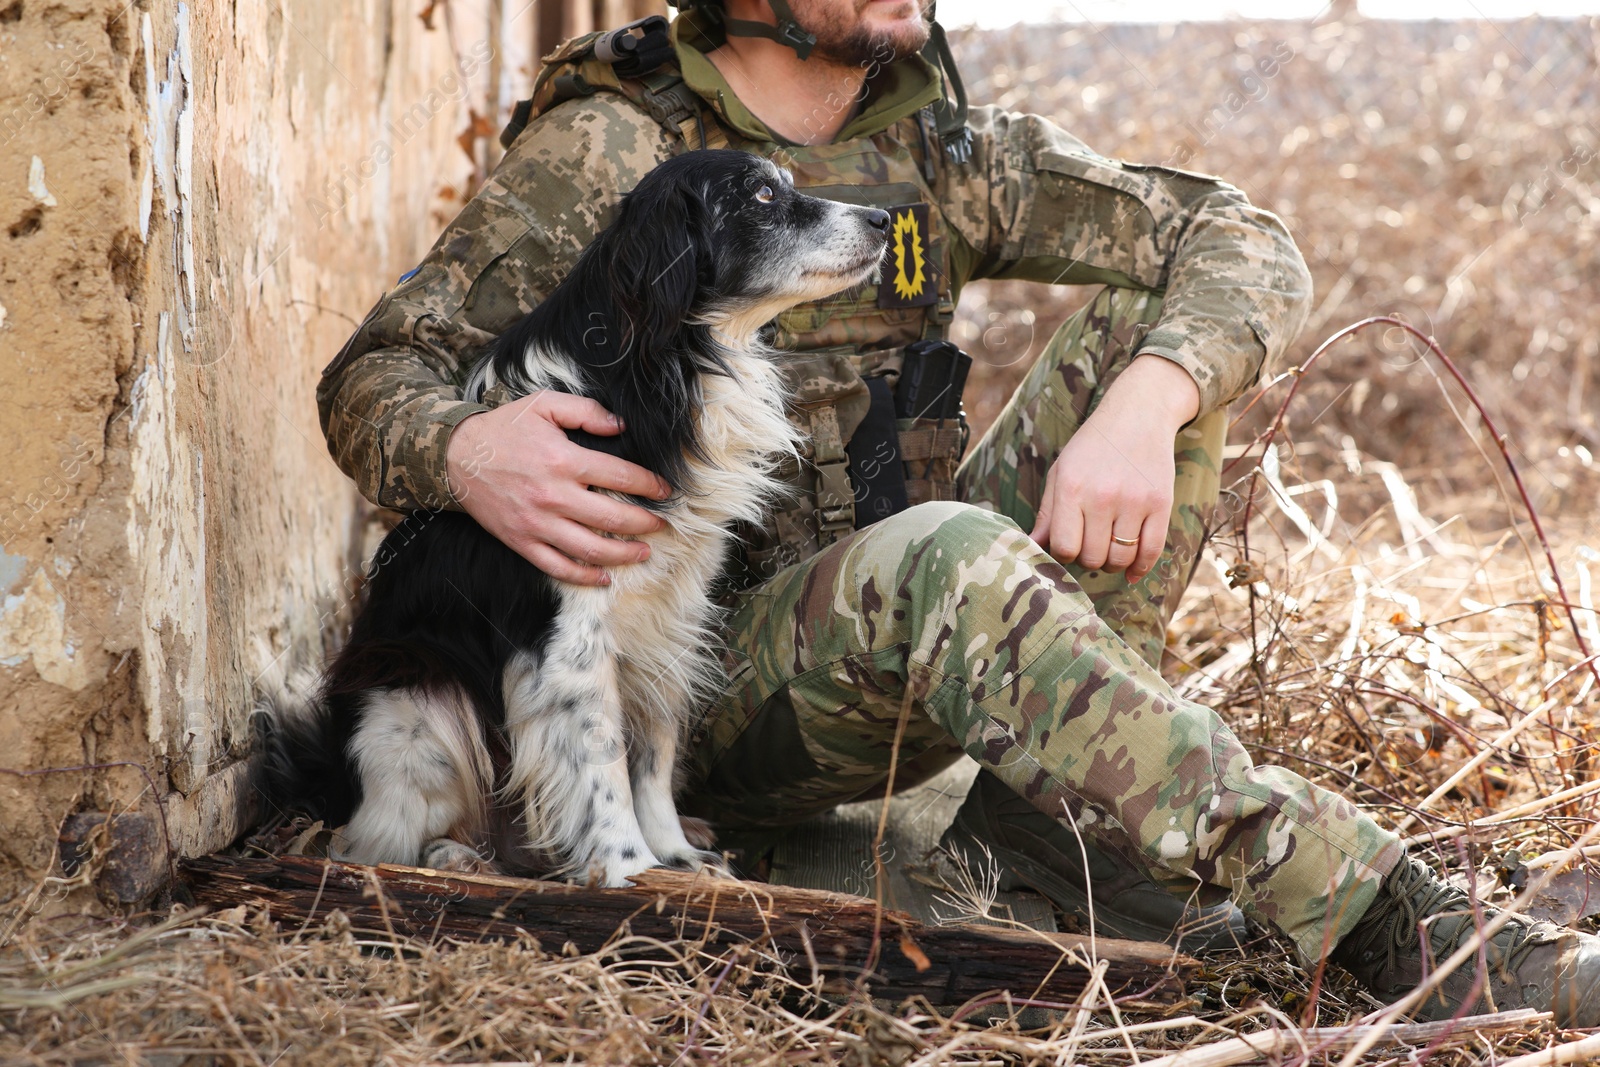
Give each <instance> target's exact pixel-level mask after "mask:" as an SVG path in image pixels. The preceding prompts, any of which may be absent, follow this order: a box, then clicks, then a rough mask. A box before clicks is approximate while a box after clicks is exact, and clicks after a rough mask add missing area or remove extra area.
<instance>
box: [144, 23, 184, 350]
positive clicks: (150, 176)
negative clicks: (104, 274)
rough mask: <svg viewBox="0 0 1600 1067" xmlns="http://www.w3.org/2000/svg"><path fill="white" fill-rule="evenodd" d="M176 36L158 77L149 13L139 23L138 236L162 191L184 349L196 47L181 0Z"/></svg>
mask: <svg viewBox="0 0 1600 1067" xmlns="http://www.w3.org/2000/svg"><path fill="white" fill-rule="evenodd" d="M173 24H174V26H175V28H176V34H175V36H176V40H175V42H174V44H173V48H172V51H171V53H169V54H168V56H167V69H166V78H165V80H163V81H162V82H160V83H159V84H157V82H156V64H155V41H154V33H153V31H152V29H151V23H150V16H149V15H148V14H146V15H144V16H143V17H142V18H141V20H140V23H139V37H140V42H141V43H142V44H143V46H144V56H145V59H144V79H145V100H146V101H147V104H146V112H145V142H146V143H147V144H148V145H149V146H150V151H149V152H148V153H147V157H148V158H147V161H146V163H145V173H144V175H143V177H142V178H141V179H140V184H139V236H140V237H141V238H143V239H144V240H147V241H148V240H149V239H150V217H151V214H152V212H153V211H154V205H155V199H156V196H157V194H159V195H160V200H161V204H162V206H163V207H164V208H165V210H166V213H167V218H168V219H170V220H171V221H172V232H173V250H172V252H173V269H174V272H175V276H174V280H175V281H176V282H177V285H176V289H177V291H178V292H179V293H181V294H182V297H183V300H182V304H181V306H180V307H179V308H178V332H179V336H181V337H182V338H183V347H184V350H185V351H188V350H189V349H190V348H191V346H192V343H193V341H194V323H195V310H194V309H195V268H194V226H193V224H192V211H191V209H192V200H193V193H194V108H193V107H192V106H191V104H192V102H193V100H194V50H193V47H192V45H191V42H190V37H189V6H188V5H187V4H179V5H178V11H177V15H176V17H175V18H174V20H173Z"/></svg>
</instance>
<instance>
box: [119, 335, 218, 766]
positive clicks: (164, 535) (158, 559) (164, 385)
mask: <svg viewBox="0 0 1600 1067" xmlns="http://www.w3.org/2000/svg"><path fill="white" fill-rule="evenodd" d="M132 393H133V395H132V398H131V399H132V404H131V409H130V412H129V418H130V422H129V427H128V432H129V435H130V440H131V449H130V451H131V457H130V466H131V470H132V475H133V479H132V480H133V485H132V491H131V493H130V494H129V506H128V512H129V514H128V525H127V538H128V550H129V554H130V556H131V558H133V559H135V560H138V561H139V568H140V570H139V585H140V594H141V607H142V615H143V623H144V625H143V626H141V627H140V640H141V642H142V645H143V647H142V649H141V651H142V652H143V655H144V659H145V662H146V663H149V664H151V665H152V666H153V667H155V665H164V669H163V668H162V667H155V669H152V670H147V671H141V672H140V675H139V678H140V683H141V685H142V686H143V687H144V691H145V692H144V696H145V700H144V706H145V708H146V709H147V710H148V718H147V720H146V724H145V732H146V736H148V738H149V739H150V742H151V743H152V744H160V743H161V742H163V740H166V741H168V742H171V743H174V744H176V745H181V744H182V742H181V740H180V737H181V734H182V733H184V732H186V731H190V730H192V728H193V721H192V720H193V717H194V709H195V708H196V707H197V706H198V705H200V704H203V703H204V700H205V683H206V620H207V618H208V607H207V603H206V545H205V493H204V484H205V481H204V467H203V462H202V459H201V454H200V450H199V448H198V446H196V445H195V444H194V443H193V441H192V440H191V439H190V437H189V434H188V433H187V432H186V431H184V430H183V429H182V428H181V427H180V426H179V420H178V418H177V395H176V393H177V381H176V367H175V361H174V359H173V355H172V318H171V315H170V314H169V313H168V312H165V311H163V312H161V314H160V317H159V319H158V321H157V326H156V350H155V352H154V353H153V354H150V355H147V356H146V362H145V367H144V370H142V371H141V372H140V374H139V377H138V378H137V379H136V380H135V382H134V386H133V390H132ZM169 678H170V681H171V684H170V686H169V681H168V679H169ZM210 748H211V746H210V743H209V739H208V738H205V737H200V738H192V739H191V744H190V745H189V746H188V749H189V756H190V758H191V759H196V760H204V759H206V758H208V756H209V752H210ZM202 766H203V763H202Z"/></svg>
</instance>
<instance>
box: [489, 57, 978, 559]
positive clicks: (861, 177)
mask: <svg viewBox="0 0 1600 1067" xmlns="http://www.w3.org/2000/svg"><path fill="white" fill-rule="evenodd" d="M600 36H602V35H601V34H598V33H595V34H588V35H585V36H582V37H576V38H573V39H572V40H570V41H568V42H566V43H565V44H563V45H562V46H561V47H560V48H559V49H557V50H556V51H555V52H553V53H552V54H551V55H549V56H547V57H546V59H545V65H544V67H543V69H542V70H541V71H540V74H539V77H538V80H537V81H536V82H535V84H534V92H533V96H532V98H531V99H529V100H526V101H523V102H522V103H520V104H519V105H518V106H517V109H516V111H515V112H514V113H513V116H512V121H511V124H510V125H509V126H507V128H506V130H505V132H504V133H503V134H502V135H501V141H502V143H503V144H505V145H506V146H507V147H509V146H510V144H511V142H512V141H513V140H515V138H516V136H517V135H518V134H519V133H521V131H522V129H523V128H524V127H526V125H527V124H528V123H529V122H530V121H532V119H533V118H534V117H535V116H537V115H540V114H543V113H544V112H546V111H548V110H549V109H551V108H552V107H555V106H556V105H557V104H561V103H564V102H566V101H568V100H573V99H577V98H580V97H586V96H592V95H593V94H595V93H597V92H613V93H620V94H622V95H623V96H626V97H627V98H628V99H630V100H632V101H633V102H634V103H636V104H638V105H639V106H640V107H641V108H643V109H644V110H645V111H646V112H647V113H649V114H650V115H651V116H652V117H653V118H654V119H655V120H656V121H657V122H658V123H660V125H661V126H662V127H663V128H664V129H666V130H667V131H668V132H669V133H670V134H671V135H672V137H673V138H674V141H675V144H676V145H677V146H679V147H677V148H676V149H675V150H676V151H692V150H694V149H698V148H735V149H740V150H743V151H748V152H752V153H755V154H757V155H763V156H766V157H768V158H775V160H776V162H778V163H779V164H780V165H782V166H784V167H786V168H787V169H788V170H789V171H790V172H791V173H792V174H793V175H794V183H795V186H796V187H797V188H799V189H802V190H803V191H805V192H807V193H811V194H813V195H816V196H821V197H825V198H827V199H830V200H838V201H841V202H844V203H848V204H857V205H862V206H868V207H879V208H883V209H884V210H886V211H888V212H889V213H890V216H891V219H892V222H891V227H890V229H891V239H890V246H889V249H888V252H887V253H886V259H885V264H884V268H883V271H882V281H881V282H880V283H879V284H878V285H865V286H861V287H858V288H856V289H853V290H849V291H847V292H844V293H840V294H837V295H835V296H833V297H829V298H827V299H825V300H820V301H815V302H813V303H809V304H803V305H801V306H799V307H796V308H793V309H791V310H790V311H787V312H785V313H784V314H783V315H781V316H779V318H778V319H777V320H776V323H775V329H774V335H773V337H772V344H773V345H774V346H775V347H776V348H778V349H779V350H780V351H781V352H782V353H783V355H782V357H781V361H780V367H781V369H782V371H783V373H784V375H785V378H786V380H787V382H788V384H789V387H790V390H791V393H790V396H791V401H790V409H789V417H790V419H791V421H793V422H794V423H795V424H796V426H797V427H798V428H799V429H800V430H801V431H802V432H803V433H804V435H805V439H806V444H805V446H803V449H802V454H801V456H800V458H799V461H798V462H790V463H788V464H787V465H786V467H785V468H784V469H781V470H780V471H779V477H780V479H781V480H783V481H784V482H785V483H786V484H787V485H789V486H790V488H791V490H792V491H791V493H790V494H789V495H788V496H787V497H786V498H785V499H784V500H783V501H782V502H781V503H780V504H779V505H778V510H777V511H775V512H774V513H773V514H772V515H771V516H770V517H769V518H768V520H767V522H766V524H765V526H764V527H763V528H756V529H748V528H747V529H742V530H740V531H739V533H740V538H739V542H740V544H741V548H742V551H741V552H740V553H739V555H740V557H741V558H739V559H736V560H734V561H732V565H731V567H730V570H729V573H728V575H727V576H726V577H727V579H728V581H729V582H730V583H731V586H732V588H734V589H741V588H747V587H749V586H751V585H754V584H757V583H758V582H760V581H763V580H765V579H766V578H769V577H771V576H772V575H774V574H776V573H777V572H778V571H779V570H781V569H782V568H784V567H786V566H789V565H791V564H794V563H798V562H800V561H801V560H804V559H806V558H808V557H810V556H811V555H812V554H814V553H815V552H817V551H818V550H819V549H821V548H823V547H825V546H827V545H829V544H831V543H833V542H834V541H835V540H837V539H838V538H840V537H842V536H844V535H845V534H847V533H849V532H850V531H852V530H855V529H858V528H861V527H864V526H867V525H869V524H870V523H872V522H875V521H877V520H878V519H880V518H883V517H885V515H883V514H861V513H858V512H860V511H862V510H864V509H858V507H857V497H858V493H859V488H860V486H859V483H860V474H861V473H862V472H861V470H860V468H861V467H863V466H869V465H870V464H871V463H873V462H874V461H875V457H873V456H871V455H867V456H865V457H863V455H862V454H861V450H860V449H858V448H852V447H851V446H852V439H853V438H854V437H855V436H856V434H857V431H858V429H859V428H860V427H862V425H863V422H867V421H869V416H870V424H871V425H873V426H882V425H883V424H885V422H886V418H887V419H893V424H894V429H893V434H892V435H891V434H890V433H888V432H887V431H886V430H885V431H883V433H882V440H884V441H893V442H894V444H896V445H897V446H898V460H899V462H901V463H903V464H904V474H905V479H904V481H905V502H906V504H907V505H911V504H919V503H923V502H925V501H929V500H950V499H954V498H955V495H956V491H955V471H956V466H957V464H958V463H959V461H960V458H961V455H962V453H963V452H964V451H965V448H966V443H967V426H966V420H965V417H964V414H963V415H961V416H959V417H957V418H948V419H910V418H895V417H894V412H893V410H892V408H891V409H889V410H888V411H887V414H886V412H885V408H884V401H885V397H886V396H892V394H893V393H894V390H895V387H896V385H897V384H898V379H899V375H900V371H901V367H902V363H903V360H904V353H905V347H906V345H908V344H910V343H912V342H915V341H919V340H944V339H945V338H946V336H947V334H948V332H949V326H950V322H951V319H952V318H953V316H954V311H955V305H954V301H953V299H952V294H951V289H950V283H949V278H950V272H949V249H950V244H949V240H950V238H949V233H948V229H947V226H946V224H945V222H944V219H943V218H942V216H941V215H940V212H939V210H938V208H937V206H936V204H937V201H936V200H935V198H934V196H933V194H932V191H931V185H932V184H933V182H934V181H936V180H937V178H938V174H939V172H940V170H941V169H942V167H943V166H944V165H945V163H944V159H943V157H942V154H940V153H939V152H938V145H939V141H938V134H937V131H936V129H935V128H934V125H933V121H934V120H933V117H932V114H931V112H930V111H929V110H926V109H925V110H923V111H920V112H917V113H916V114H914V115H911V116H908V117H906V118H904V119H901V120H900V121H898V122H896V123H894V124H893V125H891V126H889V127H888V128H887V129H885V130H882V131H880V132H878V133H875V134H872V135H869V136H866V137H860V138H856V139H854V140H851V141H848V142H845V143H843V144H823V145H785V146H778V145H774V144H772V143H771V142H757V141H750V140H747V139H745V138H744V137H743V136H741V135H740V134H739V133H738V132H737V131H735V130H730V129H728V128H727V127H726V126H724V125H723V124H722V123H721V121H720V119H719V117H718V116H717V114H716V112H715V111H714V110H713V109H712V108H711V106H710V105H709V104H708V103H706V101H705V100H703V99H702V98H701V97H700V96H699V95H698V94H697V93H695V92H694V91H693V90H692V89H690V88H689V86H688V85H687V84H685V83H684V80H683V77H682V75H681V74H679V72H678V70H677V67H676V66H675V65H674V64H673V63H672V62H671V61H670V60H669V61H668V62H666V63H664V64H662V65H661V66H659V67H657V68H656V69H655V70H653V71H650V72H649V73H645V74H642V75H639V76H635V77H619V76H618V73H617V69H616V68H615V67H614V66H613V65H612V64H611V63H609V62H605V61H602V60H600V59H597V58H596V57H595V56H594V54H593V52H594V47H593V46H594V42H595V40H596V39H597V38H599V37H600ZM874 379H877V381H874ZM882 450H883V451H889V450H888V449H882ZM850 452H855V453H856V456H855V458H856V461H857V464H858V471H857V475H858V476H857V479H856V480H857V483H858V484H857V485H856V486H854V487H853V486H852V480H851V476H850V463H849V455H848V453H850ZM890 454H892V452H891V453H890ZM876 458H877V459H881V457H876ZM875 503H877V504H878V508H879V510H882V504H881V501H877V502H875Z"/></svg>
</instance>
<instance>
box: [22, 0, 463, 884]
mask: <svg viewBox="0 0 1600 1067" xmlns="http://www.w3.org/2000/svg"><path fill="white" fill-rule="evenodd" d="M13 16H14V17H13ZM313 42H316V43H315V44H314V43H313ZM450 63H451V54H450V52H449V48H448V42H447V40H446V37H445V35H444V34H443V33H442V32H429V31H427V30H426V29H425V28H424V27H423V26H422V25H421V24H420V22H419V20H418V19H417V18H416V16H415V12H414V11H412V10H410V8H409V7H408V6H407V5H404V4H399V3H394V2H388V3H385V2H381V0H363V2H359V3H355V4H349V5H322V4H314V3H311V2H309V0H306V2H291V3H287V4H285V5H282V6H280V5H276V4H273V5H263V4H240V5H194V6H191V5H188V4H180V3H177V2H169V0H155V2H152V3H149V4H145V5H141V6H134V7H129V6H126V5H125V3H123V2H122V0H109V2H103V0H48V2H47V0H23V2H22V3H17V2H16V0H10V2H9V3H8V2H7V0H0V441H5V442H6V448H7V455H6V458H5V461H4V462H0V767H10V768H13V769H39V768H47V767H66V766H75V765H81V764H85V763H105V762H111V761H118V760H128V761H133V762H135V763H138V764H140V765H142V766H143V767H144V768H145V769H146V770H148V771H149V773H150V780H151V781H153V782H154V783H155V786H156V789H157V791H158V792H161V793H162V794H163V802H164V803H165V804H166V808H167V812H168V815H169V818H170V819H171V820H172V821H173V823H174V833H175V836H176V837H177V839H178V841H179V843H180V844H181V846H182V847H183V848H184V849H187V850H191V851H193V850H199V849H205V848H211V847H216V845H217V844H219V843H220V841H219V838H224V839H225V837H226V836H227V835H229V834H231V833H232V832H233V831H234V830H235V829H236V826H234V825H233V818H234V816H233V812H234V811H235V810H236V804H235V797H236V794H237V792H238V789H239V780H240V776H239V774H238V768H237V760H238V759H239V757H240V756H242V755H243V754H244V753H245V749H246V742H247V730H246V717H247V714H248V711H249V708H250V705H251V703H252V699H253V695H252V688H251V686H252V683H253V681H254V679H255V678H256V676H257V675H258V674H259V673H260V671H261V670H262V669H263V668H265V667H267V666H268V665H269V664H270V663H272V662H273V661H274V660H275V659H277V658H278V657H279V656H281V655H283V654H285V653H293V654H295V655H299V656H300V657H302V658H304V657H315V656H318V655H320V653H321V629H322V624H323V623H324V622H325V621H326V619H328V618H330V617H336V616H337V615H338V613H339V612H340V611H341V609H342V607H343V605H344V604H345V602H346V600H347V598H348V589H349V583H350V579H351V578H352V576H353V566H354V559H353V557H354V555H355V546H354V544H353V542H354V541H355V540H356V538H357V536H358V532H359V526H358V523H357V521H356V519H357V511H356V500H355V497H354V494H353V492H352V491H351V490H350V489H349V487H348V486H347V484H346V482H345V480H344V478H343V477H342V476H341V475H339V473H338V472H337V471H336V470H335V468H334V467H333V464H332V463H331V461H330V460H329V459H328V458H327V455H326V451H325V449H324V448H323V445H322V440H321V435H320V433H319V431H318V429H317V421H316V409H315V403H314V395H313V393H314V388H315V383H316V375H317V372H318V370H319V369H320V367H321V366H322V364H323V363H325V362H326V361H327V360H328V359H329V358H331V356H332V354H333V353H334V352H335V351H336V350H337V348H338V347H339V345H340V344H341V343H342V342H343V340H344V337H345V335H346V334H347V333H348V331H349V330H350V328H351V320H352V319H359V318H360V316H361V315H362V314H364V313H365V311H366V310H367V308H368V307H369V306H370V305H371V304H372V303H373V302H374V301H375V300H376V298H377V296H378V295H379V294H381V292H382V291H383V290H384V289H385V288H386V287H387V286H388V285H389V284H390V283H392V281H393V279H394V278H395V277H396V276H398V275H399V274H400V273H402V272H403V271H405V270H406V269H407V268H408V267H410V266H411V265H412V264H413V263H414V262H415V260H416V259H418V258H419V257H420V255H421V254H422V252H423V251H424V250H425V249H426V248H427V246H428V245H429V244H430V243H431V241H432V238H433V235H434V234H435V233H437V231H438V229H439V227H440V225H441V224H442V222H443V221H444V220H445V219H447V218H448V217H449V215H451V214H453V213H454V207H453V205H452V204H450V203H447V202H445V201H442V200H441V199H440V197H439V192H440V190H441V188H442V187H445V186H449V185H454V186H456V187H458V188H459V187H461V186H462V185H463V184H464V180H465V176H466V163H467V161H466V159H465V157H464V156H463V155H462V154H461V151H460V149H459V148H458V147H456V145H455V142H454V137H455V135H456V134H457V133H458V132H459V130H460V129H461V127H462V126H463V125H464V124H465V110H464V105H463V107H462V108H461V109H455V108H452V109H447V112H446V113H443V114H441V115H440V116H439V117H438V119H437V120H436V121H435V122H434V123H433V124H432V125H431V126H430V127H429V128H427V129H426V130H425V131H423V133H422V135H420V136H417V137H414V138H412V139H410V140H409V141H408V142H407V143H406V144H405V146H404V148H403V151H401V152H399V153H397V155H396V158H395V160H394V162H393V163H392V164H390V165H389V166H387V167H384V168H382V170H381V172H380V173H379V174H377V175H375V176H374V177H373V178H372V179H371V180H366V181H362V182H358V183H356V184H354V185H353V186H347V187H346V189H345V190H344V192H343V193H342V194H341V197H340V210H338V211H336V212H334V213H333V214H332V215H331V216H330V215H328V214H326V213H320V214H319V213H318V212H316V211H313V210H311V209H310V207H309V206H308V205H309V204H310V202H311V201H313V200H316V199H320V200H321V201H324V202H325V201H326V200H327V199H328V197H329V192H328V190H329V189H330V188H331V186H330V182H331V181H333V180H335V179H336V178H337V176H338V175H339V174H340V173H347V172H349V168H351V167H352V166H354V165H355V164H356V163H357V162H358V161H360V160H361V159H362V158H363V156H364V155H366V154H369V150H370V148H371V146H372V145H373V144H374V143H376V141H377V140H378V139H380V138H381V137H382V136H383V130H384V123H385V121H386V120H387V119H388V118H389V117H390V116H391V115H393V114H396V113H399V112H402V111H404V110H405V109H406V107H408V106H409V104H410V103H411V102H412V101H413V100H414V99H416V98H418V97H420V96H421V95H422V94H424V93H426V92H427V91H429V89H430V87H431V86H432V85H434V84H435V83H436V82H437V81H438V80H439V79H440V78H441V77H443V76H444V75H445V74H446V73H447V72H448V71H449V69H450V68H449V64H450ZM341 168H343V170H341ZM151 804H152V798H151V796H150V789H149V786H148V785H147V782H146V778H145V777H144V775H143V774H141V773H140V772H139V771H137V770H134V769H130V768H116V769H111V770H103V771H96V772H92V773H86V772H73V773H67V774H51V775H47V776H43V777H34V778H27V779H18V778H15V777H12V776H7V775H4V774H0V904H3V902H4V901H5V900H6V899H8V898H9V897H10V896H12V894H14V893H15V892H16V891H17V889H18V888H19V887H21V886H24V885H26V884H28V883H29V882H30V881H32V880H35V879H37V878H38V877H39V876H40V875H41V874H42V873H44V872H45V871H46V870H47V869H48V868H49V866H50V864H51V862H52V859H53V854H54V837H55V833H56V829H57V827H58V826H59V825H60V822H61V820H62V818H63V817H64V816H66V815H67V814H69V813H71V812H72V811H76V810H94V809H98V810H106V809H112V808H125V807H141V806H142V807H143V808H144V810H153V809H152V807H151Z"/></svg>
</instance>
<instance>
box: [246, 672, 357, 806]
mask: <svg viewBox="0 0 1600 1067" xmlns="http://www.w3.org/2000/svg"><path fill="white" fill-rule="evenodd" d="M258 687H259V691H260V696H259V698H258V700H257V702H256V706H255V711H254V713H253V714H252V715H251V725H252V727H253V730H254V733H255V741H256V753H257V755H256V760H255V764H254V766H253V767H252V768H251V771H252V773H251V787H252V789H253V791H254V793H255V795H256V799H257V801H258V802H259V804H260V811H261V815H262V817H263V819H264V820H265V821H267V822H273V821H276V820H277V819H280V818H283V817H286V816H288V815H291V814H294V813H300V814H305V815H308V816H310V817H312V818H315V819H321V820H323V822H324V823H325V824H327V825H328V826H339V825H342V824H343V823H345V822H347V821H348V820H349V818H350V815H351V813H352V812H353V811H354V810H355V806H356V802H357V801H358V800H359V799H360V798H359V796H357V795H356V790H357V788H358V786H357V784H356V777H355V774H354V768H353V767H352V766H351V764H350V760H349V757H348V756H347V755H346V751H345V749H346V742H347V741H348V738H345V737H341V736H339V730H338V728H337V725H336V722H335V716H334V714H333V712H332V709H330V708H329V706H328V703H327V701H326V700H325V699H324V698H323V694H322V691H321V687H320V681H319V678H318V676H317V674H316V672H315V671H311V670H295V671H289V672H284V673H278V672H274V673H273V674H272V675H271V676H268V677H263V678H262V680H261V681H260V682H259V683H258Z"/></svg>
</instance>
